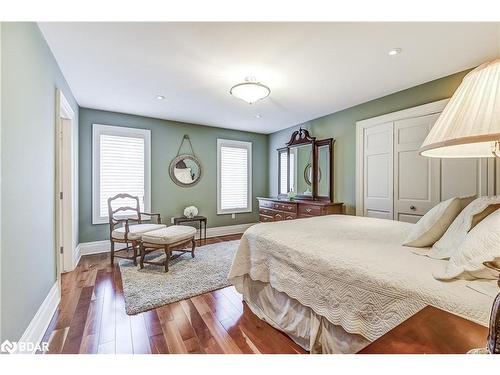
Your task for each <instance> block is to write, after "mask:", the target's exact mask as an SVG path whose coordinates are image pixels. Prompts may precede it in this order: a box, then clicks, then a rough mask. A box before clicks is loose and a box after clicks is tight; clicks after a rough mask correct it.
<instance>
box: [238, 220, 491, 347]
mask: <svg viewBox="0 0 500 375" xmlns="http://www.w3.org/2000/svg"><path fill="white" fill-rule="evenodd" d="M412 225H413V224H409V223H403V222H398V221H391V220H382V219H374V218H366V217H356V216H345V215H328V216H321V217H314V218H308V219H298V220H293V221H282V222H273V223H261V224H257V225H255V226H253V227H251V228H249V229H248V230H247V231H246V232H245V233H244V235H243V237H242V239H241V242H240V246H239V248H238V251H237V253H236V255H235V258H234V261H233V264H232V267H231V270H230V273H229V279H230V281H231V282H232V283H233V284H235V285H236V286H237V288H238V286H239V289H241V290H240V292H243V290H242V289H243V287H242V285H243V282H244V278H249V279H250V280H253V281H259V282H262V283H266V284H269V286H270V287H272V289H273V290H276V291H278V292H280V293H284V294H286V295H287V296H288V297H290V298H292V299H294V300H296V301H298V302H299V303H300V304H301V305H302V306H305V307H307V308H309V309H310V310H311V311H312V312H314V314H316V315H317V316H319V317H322V318H324V319H326V320H327V321H328V322H329V323H331V324H332V325H334V326H340V327H342V329H343V330H345V331H346V332H347V333H350V334H354V335H360V336H362V337H363V338H365V339H366V340H368V341H374V340H376V339H377V338H379V337H380V336H382V335H384V334H385V333H387V332H388V331H389V330H391V329H392V328H394V327H396V326H397V325H399V324H401V323H402V322H403V321H404V320H406V319H407V318H409V317H410V316H411V315H413V314H415V313H416V312H418V311H419V310H421V309H422V308H424V307H425V306H427V305H432V306H435V307H438V308H441V309H443V310H446V311H449V312H451V313H454V314H457V315H459V316H462V317H465V318H466V319H469V320H472V321H474V322H476V323H479V324H481V325H484V326H488V319H489V314H490V310H491V306H492V302H493V299H492V298H491V297H490V296H487V295H484V294H481V293H478V292H476V291H474V290H472V289H471V288H469V287H467V282H466V281H463V280H455V281H449V282H443V281H438V280H435V279H434V278H433V276H432V274H433V272H434V271H435V270H437V269H439V268H442V267H444V266H445V264H446V261H443V260H435V259H431V258H428V257H422V256H419V255H416V254H414V253H413V252H412V250H415V249H414V248H411V247H405V246H402V245H401V244H402V243H403V241H404V239H405V238H406V235H407V233H408V231H409V230H410V229H411V226H412ZM247 294H248V293H247ZM248 298H251V296H250V294H248V296H247V299H248ZM249 302H252V301H249ZM255 305H256V304H254V308H255ZM254 312H255V311H254ZM277 328H278V327H277Z"/></svg>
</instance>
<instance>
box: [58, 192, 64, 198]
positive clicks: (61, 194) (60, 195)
mask: <svg viewBox="0 0 500 375" xmlns="http://www.w3.org/2000/svg"><path fill="white" fill-rule="evenodd" d="M59 199H63V192H62V191H61V192H59Z"/></svg>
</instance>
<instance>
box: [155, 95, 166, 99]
mask: <svg viewBox="0 0 500 375" xmlns="http://www.w3.org/2000/svg"><path fill="white" fill-rule="evenodd" d="M156 99H158V100H163V99H165V97H164V96H163V95H156Z"/></svg>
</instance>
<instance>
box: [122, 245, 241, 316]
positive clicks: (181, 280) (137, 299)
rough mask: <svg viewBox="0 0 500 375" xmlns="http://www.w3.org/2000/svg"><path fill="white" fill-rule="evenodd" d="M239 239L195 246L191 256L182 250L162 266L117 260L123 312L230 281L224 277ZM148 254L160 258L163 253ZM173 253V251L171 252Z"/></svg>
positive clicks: (153, 304)
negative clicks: (166, 270)
mask: <svg viewBox="0 0 500 375" xmlns="http://www.w3.org/2000/svg"><path fill="white" fill-rule="evenodd" d="M239 243H240V241H239V240H238V241H227V242H219V243H215V244H211V245H205V246H201V247H197V248H196V250H195V257H194V258H191V254H190V253H185V254H183V255H182V256H180V257H179V258H177V259H174V260H173V261H171V262H170V263H169V266H168V267H169V271H168V272H167V273H165V272H164V268H163V266H156V265H151V264H145V265H144V268H143V269H142V270H141V269H139V267H138V266H134V264H133V263H132V261H129V260H121V261H120V263H119V265H120V271H121V275H122V282H123V294H124V297H125V310H126V312H127V314H129V315H134V314H138V313H140V312H143V311H147V310H151V309H154V308H155V307H159V306H163V305H166V304H168V303H172V302H176V301H180V300H182V299H186V298H189V297H193V296H196V295H199V294H203V293H207V292H211V291H212V290H216V289H220V288H224V287H226V286H229V285H231V284H230V283H229V281H228V280H227V275H228V274H229V269H230V268H231V264H232V262H233V258H234V254H235V252H236V250H237V249H238V245H239ZM160 254H161V252H160V251H158V252H155V253H152V254H149V259H148V257H146V259H148V260H154V261H161V260H162V258H165V253H163V254H162V255H160ZM174 254H175V253H174Z"/></svg>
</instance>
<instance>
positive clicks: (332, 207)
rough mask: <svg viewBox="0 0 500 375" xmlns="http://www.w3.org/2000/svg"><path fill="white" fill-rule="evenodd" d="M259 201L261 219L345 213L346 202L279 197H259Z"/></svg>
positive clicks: (279, 219) (285, 218) (271, 219)
mask: <svg viewBox="0 0 500 375" xmlns="http://www.w3.org/2000/svg"><path fill="white" fill-rule="evenodd" d="M257 199H258V201H259V220H260V222H262V223H266V222H270V221H281V220H294V219H300V218H305V217H312V216H323V215H332V214H343V213H344V204H343V203H341V202H329V201H324V200H323V201H321V200H307V199H304V200H299V199H297V200H293V201H289V200H284V199H278V198H260V197H259V198H257Z"/></svg>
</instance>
